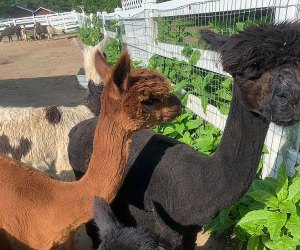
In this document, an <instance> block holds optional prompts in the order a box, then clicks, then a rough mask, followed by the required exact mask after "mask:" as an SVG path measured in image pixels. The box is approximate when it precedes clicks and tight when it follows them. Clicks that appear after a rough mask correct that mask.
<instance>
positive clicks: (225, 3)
mask: <svg viewBox="0 0 300 250" xmlns="http://www.w3.org/2000/svg"><path fill="white" fill-rule="evenodd" d="M173 3H174V4H173ZM175 3H176V4H175ZM175 5H176V6H178V1H176V0H174V1H169V2H164V3H161V4H156V5H154V8H153V9H144V10H142V11H140V12H139V13H136V12H135V14H133V15H131V16H130V14H128V13H127V14H126V13H124V16H122V13H120V16H119V23H120V25H121V26H122V30H123V33H122V38H123V43H124V44H125V45H126V46H127V48H128V49H129V51H130V53H131V55H132V57H133V58H134V59H136V60H140V61H142V62H143V63H144V64H145V65H150V67H152V68H156V69H158V70H160V71H161V72H162V73H163V74H165V75H166V76H167V77H168V78H169V79H170V81H171V82H172V83H173V84H174V86H175V87H174V88H175V89H176V88H178V89H182V88H183V89H184V91H185V93H188V94H189V96H188V99H187V107H189V108H190V109H191V110H192V111H193V112H195V113H196V114H197V115H199V116H200V117H201V118H203V119H204V120H206V121H208V122H209V123H211V124H213V125H214V126H216V127H217V128H219V129H224V127H225V123H226V115H227V114H228V111H229V105H230V101H231V97H232V84H233V82H232V78H231V76H230V75H228V74H227V73H226V72H224V71H223V70H222V67H221V65H220V59H219V55H218V53H216V52H215V51H214V50H213V48H212V47H210V45H208V44H206V43H205V42H204V41H203V40H202V39H201V35H200V30H201V29H210V30H213V31H215V32H216V33H219V34H222V35H233V34H236V33H238V32H240V31H242V30H244V29H245V28H247V27H249V26H251V25H260V24H264V23H269V22H279V21H284V20H288V19H295V18H298V17H299V13H300V0H208V1H202V2H195V3H190V4H184V3H183V4H182V6H179V7H176V8H170V6H175ZM139 8H140V7H139ZM125 14H126V16H125ZM106 25H107V29H108V30H109V29H110V25H108V24H106ZM111 27H112V26H111ZM295 131H296V132H295ZM295 134H296V136H295ZM291 137H293V138H298V139H297V140H295V139H293V138H291ZM299 137H300V128H299V127H294V128H292V129H284V128H283V127H281V126H277V125H275V124H271V126H270V130H269V132H268V135H267V138H266V142H265V145H266V148H267V150H268V153H266V154H265V155H264V169H263V176H274V175H276V169H277V168H278V167H279V165H280V164H281V163H282V162H283V161H284V160H285V161H286V162H287V161H289V163H288V164H289V166H291V167H290V171H291V172H292V171H293V169H294V166H295V165H297V164H299V162H300V159H299V158H300V157H299V155H300V154H298V153H299V144H300V138H299ZM291 149H292V150H293V152H292V153H291V151H288V150H291ZM290 155H292V156H294V157H292V156H290Z"/></svg>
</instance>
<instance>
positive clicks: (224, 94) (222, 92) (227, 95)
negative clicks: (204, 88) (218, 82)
mask: <svg viewBox="0 0 300 250" xmlns="http://www.w3.org/2000/svg"><path fill="white" fill-rule="evenodd" d="M216 94H217V95H218V96H219V97H220V98H222V99H224V100H226V101H231V99H232V95H231V94H230V93H228V92H226V91H225V90H224V89H218V90H217V91H216Z"/></svg>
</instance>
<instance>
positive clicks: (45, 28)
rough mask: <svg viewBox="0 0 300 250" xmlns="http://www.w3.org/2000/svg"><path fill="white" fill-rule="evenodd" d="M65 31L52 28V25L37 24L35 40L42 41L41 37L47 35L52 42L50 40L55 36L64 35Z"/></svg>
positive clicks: (35, 26)
mask: <svg viewBox="0 0 300 250" xmlns="http://www.w3.org/2000/svg"><path fill="white" fill-rule="evenodd" d="M64 33H65V31H63V30H61V29H56V28H54V27H52V26H51V25H41V24H40V23H36V24H35V25H34V37H35V40H41V36H42V34H46V35H47V37H48V40H50V38H51V39H52V38H53V35H54V34H64Z"/></svg>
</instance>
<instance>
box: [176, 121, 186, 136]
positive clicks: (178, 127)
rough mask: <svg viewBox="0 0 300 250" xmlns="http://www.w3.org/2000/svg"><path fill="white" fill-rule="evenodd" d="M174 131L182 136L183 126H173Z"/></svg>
mask: <svg viewBox="0 0 300 250" xmlns="http://www.w3.org/2000/svg"><path fill="white" fill-rule="evenodd" d="M175 129H176V130H177V132H178V133H179V134H181V135H182V136H183V131H184V124H175Z"/></svg>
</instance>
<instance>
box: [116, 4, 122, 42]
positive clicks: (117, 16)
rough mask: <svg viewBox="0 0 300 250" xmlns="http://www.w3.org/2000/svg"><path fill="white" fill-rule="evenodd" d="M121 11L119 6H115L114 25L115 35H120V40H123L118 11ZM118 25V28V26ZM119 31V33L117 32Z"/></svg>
mask: <svg viewBox="0 0 300 250" xmlns="http://www.w3.org/2000/svg"><path fill="white" fill-rule="evenodd" d="M121 12H122V9H121V8H115V19H116V20H117V22H118V24H117V25H116V36H117V37H118V35H119V36H120V39H121V41H123V34H122V29H123V28H122V27H121V25H122V24H121V22H120V13H121ZM117 26H119V30H118V27H117ZM118 32H120V33H118Z"/></svg>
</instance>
